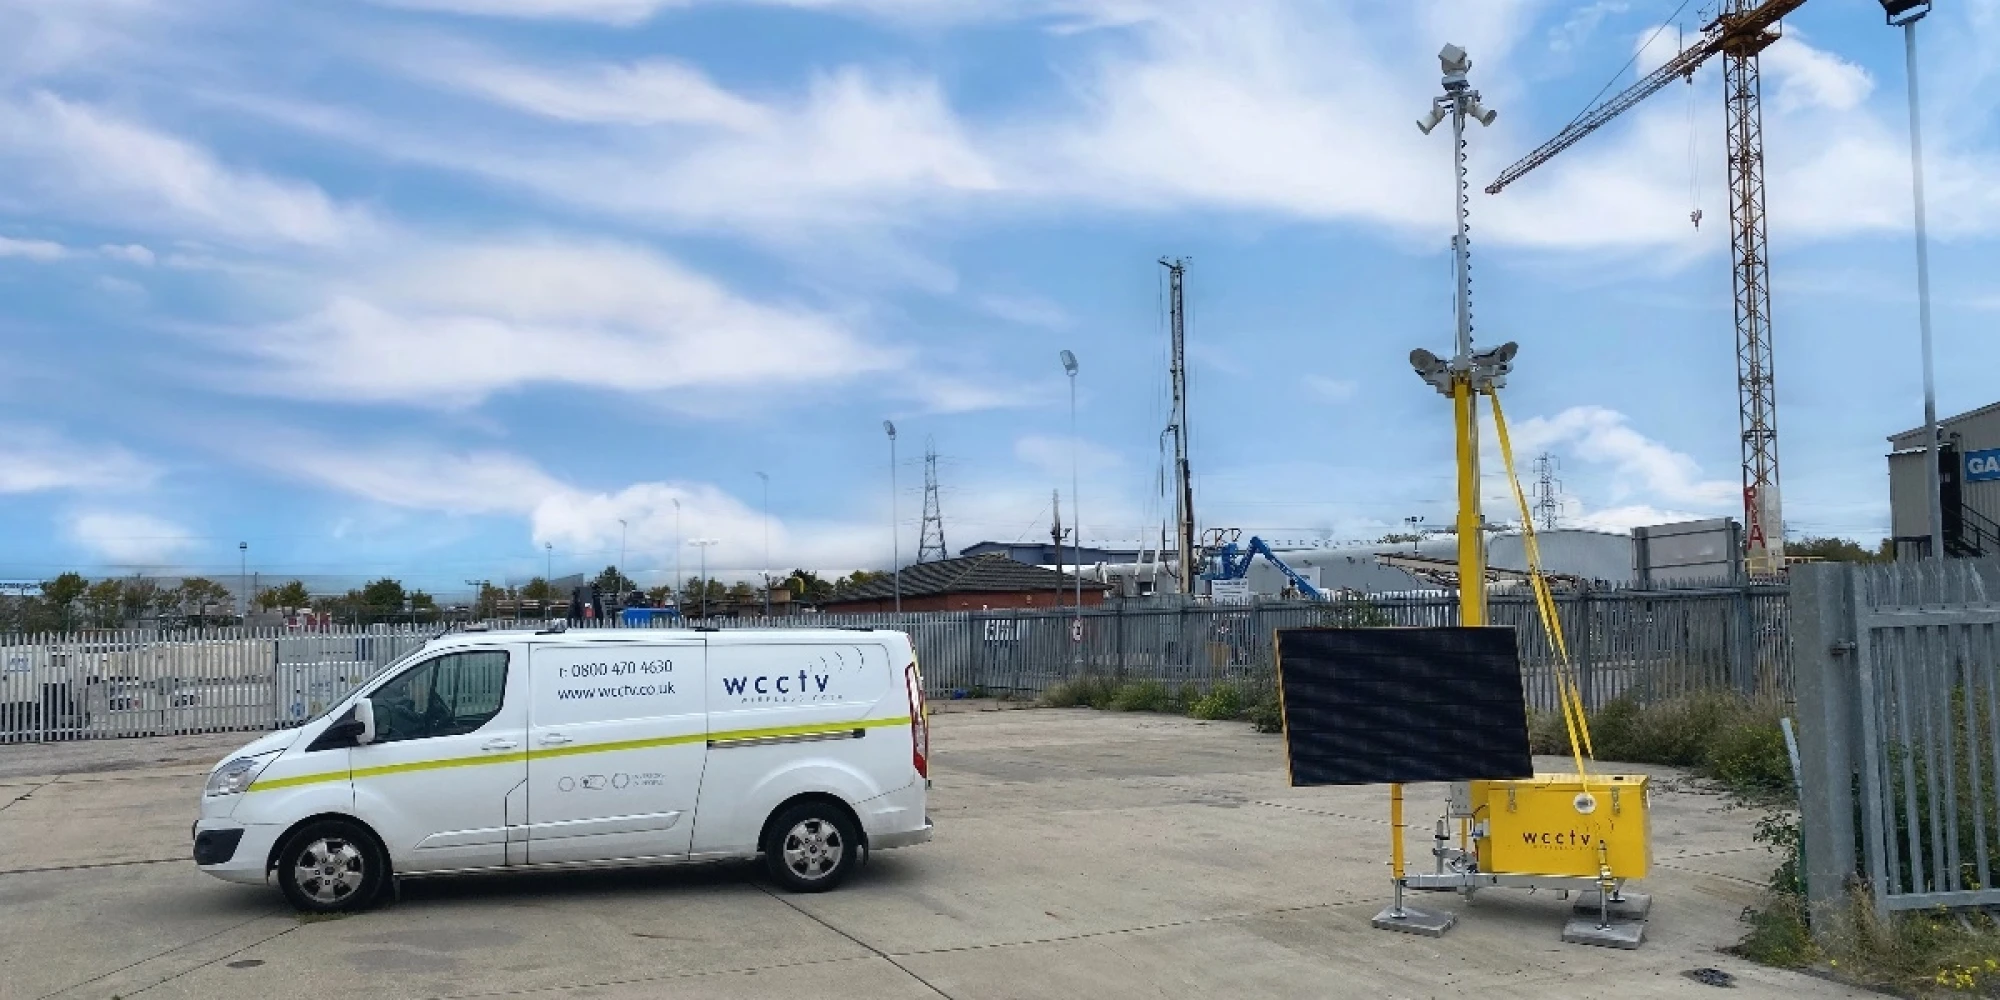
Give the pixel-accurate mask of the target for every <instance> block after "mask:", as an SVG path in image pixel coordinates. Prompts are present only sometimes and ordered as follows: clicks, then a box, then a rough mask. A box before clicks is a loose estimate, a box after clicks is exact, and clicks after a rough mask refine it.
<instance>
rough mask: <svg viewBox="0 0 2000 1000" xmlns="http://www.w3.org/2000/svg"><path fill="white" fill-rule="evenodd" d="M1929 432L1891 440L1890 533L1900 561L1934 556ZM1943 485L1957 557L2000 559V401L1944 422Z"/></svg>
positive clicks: (1949, 550) (1948, 541)
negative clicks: (1927, 480)
mask: <svg viewBox="0 0 2000 1000" xmlns="http://www.w3.org/2000/svg"><path fill="white" fill-rule="evenodd" d="M1924 452H1925V448H1924V428H1922V427H1916V428H1913V429H1911V430H1907V431H1903V432H1902V433H1900V434H1893V435H1891V436H1890V437H1889V531H1890V537H1891V538H1893V539H1894V541H1895V547H1896V554H1897V556H1899V557H1911V556H1923V555H1929V554H1930V549H1931V543H1930V501H1929V497H1928V488H1927V485H1926V484H1925V482H1924V468H1925V465H1926V462H1925V458H1924ZM1937 471H1938V486H1939V493H1940V494H1941V499H1942V501H1943V503H1942V507H1943V515H1944V518H1943V520H1944V548H1945V554H1946V555H1951V556H1979V555H1989V556H1990V555H2000V403H1994V404H1992V405H1989V406H1982V407H1980V408H1979V409H1976V410H1971V411H1968V412H1965V413H1961V414H1959V415H1957V416H1955V417H1945V418H1942V419H1940V420H1939V421H1938V470H1937Z"/></svg>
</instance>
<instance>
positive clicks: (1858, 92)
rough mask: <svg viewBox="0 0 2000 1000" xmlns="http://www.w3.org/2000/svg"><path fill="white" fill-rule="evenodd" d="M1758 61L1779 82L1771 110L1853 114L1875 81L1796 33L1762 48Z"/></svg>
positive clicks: (1864, 71)
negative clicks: (1823, 109)
mask: <svg viewBox="0 0 2000 1000" xmlns="http://www.w3.org/2000/svg"><path fill="white" fill-rule="evenodd" d="M1760 59H1761V68H1762V69H1763V71H1764V72H1765V73H1767V74H1769V75H1771V76H1773V77H1776V78H1777V80H1778V87H1777V88H1776V90H1777V93H1776V94H1775V95H1774V96H1773V97H1772V100H1771V107H1770V109H1769V110H1770V111H1776V112H1779V113H1784V112H1788V111H1794V110H1798V109H1802V108H1825V109H1827V110H1829V111H1852V110H1854V109H1855V108H1857V107H1859V106H1860V105H1861V102H1863V101H1865V100H1867V99H1868V95H1869V93H1870V92H1872V91H1873V90H1874V89H1875V80H1874V78H1873V77H1870V76H1869V75H1868V71H1867V70H1865V69H1862V68H1861V67H1860V66H1858V65H1855V64H1854V63H1852V62H1849V61H1847V60H1846V59H1843V58H1841V57H1840V56H1838V55H1835V54H1833V53H1831V52H1826V51H1823V50H1820V49H1815V48H1813V47H1811V46H1810V45H1807V44H1806V42H1805V39H1804V38H1803V37H1802V36H1800V35H1799V33H1798V32H1797V31H1796V30H1793V31H1789V32H1787V33H1786V34H1785V37H1783V38H1781V39H1779V40H1778V41H1777V42H1776V43H1775V44H1773V45H1772V46H1771V47H1770V48H1768V49H1765V50H1764V53H1763V55H1762V56H1761V57H1760ZM1766 113H1769V111H1767V112H1766Z"/></svg>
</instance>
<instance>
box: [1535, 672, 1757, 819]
mask: <svg viewBox="0 0 2000 1000" xmlns="http://www.w3.org/2000/svg"><path fill="white" fill-rule="evenodd" d="M1587 721H1588V723H1589V725H1590V738H1591V743H1592V747H1593V749H1594V750H1595V751H1596V753H1595V757H1596V759H1598V760H1606V761H1616V762H1618V763H1621V764H1666V765H1669V766H1672V767H1684V768H1688V769H1690V770H1693V771H1695V772H1697V773H1699V774H1701V775H1703V776H1704V777H1708V778H1712V779H1714V780H1716V781H1718V782H1721V783H1722V784H1723V786H1724V787H1726V788H1728V789H1729V790H1730V791H1732V792H1735V793H1737V794H1738V795H1740V796H1743V797H1745V798H1750V799H1756V800H1759V801H1762V800H1766V799H1769V798H1770V797H1772V796H1774V795H1786V794H1789V793H1790V791H1791V787H1792V764H1791V757H1790V755H1789V754H1788V753H1787V752H1786V750H1785V736H1784V731H1783V730H1781V729H1780V728H1778V710H1777V709H1776V708H1775V707H1771V706H1768V705H1764V704H1761V703H1758V702H1753V701H1750V700H1748V699H1745V698H1742V697H1739V696H1737V695H1734V694H1730V693H1727V692H1709V693H1703V694H1692V695H1686V696H1683V697H1680V698H1671V699H1667V700H1664V701H1659V702H1655V703H1653V704H1650V705H1641V704H1639V703H1638V702H1637V701H1633V700H1631V699H1626V698H1620V699H1617V700H1614V701H1611V702H1608V703H1606V704H1605V705H1604V707H1603V708H1600V709H1598V710H1597V711H1595V712H1592V713H1590V715H1589V716H1588V719H1587ZM1528 743H1529V747H1530V749H1532V750H1533V751H1534V752H1535V753H1538V754H1554V755H1561V756H1568V755H1569V753H1570V744H1569V734H1568V732H1567V730H1566V729H1565V727H1564V726H1563V721H1562V716H1561V715H1559V714H1556V713H1554V712H1534V713H1531V714H1530V717H1529V720H1528Z"/></svg>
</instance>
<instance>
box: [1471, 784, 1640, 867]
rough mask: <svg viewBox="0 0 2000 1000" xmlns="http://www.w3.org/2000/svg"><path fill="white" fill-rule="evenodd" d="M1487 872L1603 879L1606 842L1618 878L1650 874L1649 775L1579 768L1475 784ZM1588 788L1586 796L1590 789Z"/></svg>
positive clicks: (1480, 852)
mask: <svg viewBox="0 0 2000 1000" xmlns="http://www.w3.org/2000/svg"><path fill="white" fill-rule="evenodd" d="M1471 786H1472V787H1471V792H1472V795H1471V799H1472V801H1471V803H1470V805H1471V807H1472V808H1471V811H1472V813H1473V817H1472V823H1473V829H1474V830H1475V832H1476V831H1479V830H1481V829H1483V830H1484V831H1485V833H1484V836H1482V837H1480V839H1479V841H1478V856H1479V870H1480V871H1482V872H1495V873H1500V874H1507V875H1564V876H1581V877H1586V878H1596V877H1597V875H1598V869H1597V865H1598V859H1599V845H1603V846H1604V847H1605V848H1606V849H1608V851H1609V858H1608V860H1609V863H1610V865H1611V876H1612V877H1613V878H1618V879H1639V878H1645V877H1646V869H1647V867H1648V866H1649V865H1651V864H1652V860H1653V839H1652V829H1651V821H1650V820H1649V819H1648V814H1649V812H1650V809H1649V806H1650V803H1649V802H1648V798H1649V795H1648V789H1647V786H1646V776H1645V775H1643V774H1603V775H1599V774H1593V775H1591V776H1590V781H1589V784H1588V786H1586V785H1585V783H1584V782H1583V781H1582V780H1580V779H1579V778H1578V777H1577V776H1576V775H1574V774H1537V775H1535V776H1534V777H1533V778H1519V779H1513V780H1508V781H1474V782H1471ZM1586 792H1588V796H1587V797H1586V796H1585V795H1584V793H1586Z"/></svg>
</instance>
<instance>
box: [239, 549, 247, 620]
mask: <svg viewBox="0 0 2000 1000" xmlns="http://www.w3.org/2000/svg"><path fill="white" fill-rule="evenodd" d="M236 555H237V559H238V564H237V567H236V590H237V592H238V593H240V594H242V595H243V596H242V598H240V603H241V604H242V605H243V610H241V611H239V612H237V617H238V618H242V619H244V620H245V621H248V620H249V618H250V543H249V542H237V543H236Z"/></svg>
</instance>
